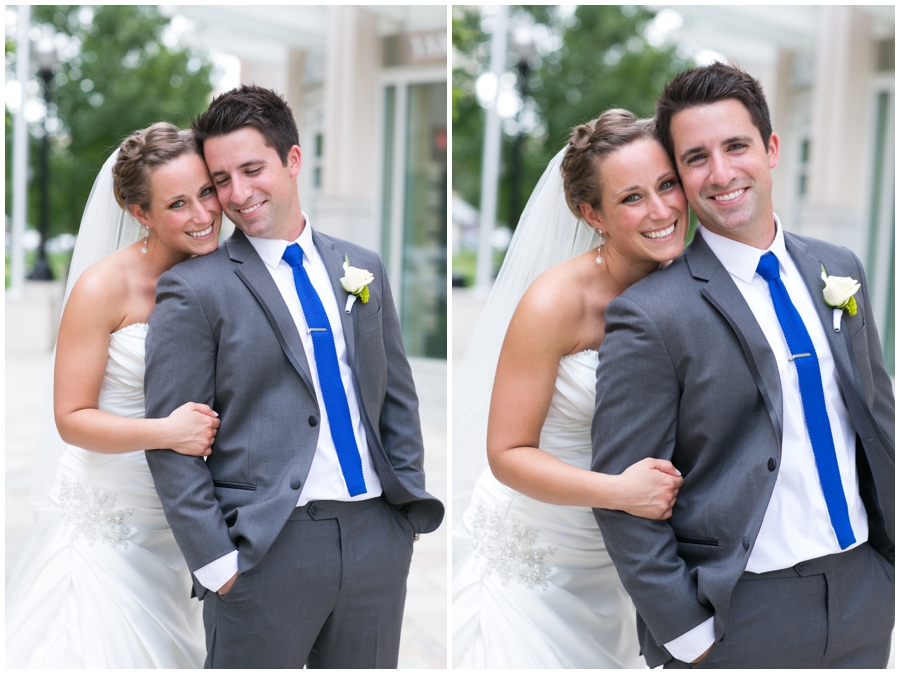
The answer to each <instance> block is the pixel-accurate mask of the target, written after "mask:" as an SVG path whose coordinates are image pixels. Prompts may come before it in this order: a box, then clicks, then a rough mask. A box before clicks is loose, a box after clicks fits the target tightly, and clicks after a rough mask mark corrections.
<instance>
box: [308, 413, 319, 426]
mask: <svg viewBox="0 0 900 674" xmlns="http://www.w3.org/2000/svg"><path fill="white" fill-rule="evenodd" d="M318 423H319V417H317V416H316V415H315V414H310V415H309V425H310V426H315V425H316V424H318Z"/></svg>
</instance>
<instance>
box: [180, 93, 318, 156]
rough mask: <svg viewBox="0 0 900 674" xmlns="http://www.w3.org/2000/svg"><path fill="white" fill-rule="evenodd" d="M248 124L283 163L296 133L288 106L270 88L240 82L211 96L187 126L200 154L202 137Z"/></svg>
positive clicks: (229, 131) (212, 136)
mask: <svg viewBox="0 0 900 674" xmlns="http://www.w3.org/2000/svg"><path fill="white" fill-rule="evenodd" d="M245 126H251V127H253V128H254V129H256V130H257V131H259V132H260V134H262V137H263V138H264V139H265V143H266V145H267V146H269V147H271V148H272V149H273V150H275V152H277V153H278V156H279V157H280V158H281V163H282V164H283V165H287V156H288V152H290V150H291V147H293V146H294V145H298V146H299V145H300V135H299V133H298V132H297V123H296V122H295V121H294V113H293V112H291V107H290V106H289V105H288V104H287V101H286V100H284V98H282V97H281V96H279V95H278V94H277V93H275V92H274V91H272V90H271V89H266V88H264V87H259V86H256V85H255V84H244V85H241V86H240V87H238V88H237V89H232V90H231V91H226V92H225V93H224V94H221V95H220V96H217V97H216V98H214V99H213V101H212V103H210V104H209V107H208V108H207V109H206V112H204V113H203V114H201V115H200V116H198V117H195V118H194V119H193V120H191V129H193V131H194V138H195V139H196V142H197V147H198V148H199V149H200V154H201V155H202V154H203V141H204V140H206V139H207V138H215V137H216V136H224V135H226V134H229V133H232V132H233V131H237V130H238V129H242V128H243V127H245Z"/></svg>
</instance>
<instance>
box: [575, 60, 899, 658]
mask: <svg viewBox="0 0 900 674" xmlns="http://www.w3.org/2000/svg"><path fill="white" fill-rule="evenodd" d="M657 124H658V128H659V131H660V136H661V138H662V139H663V143H664V145H665V146H666V149H667V150H668V152H669V154H670V156H671V157H672V160H673V163H674V164H675V166H676V168H677V170H678V172H679V174H680V177H681V181H682V185H683V187H684V190H685V193H686V195H687V198H688V200H689V201H690V204H691V206H692V208H693V209H694V212H695V213H696V214H697V217H698V218H699V220H700V227H699V230H698V233H697V235H696V236H695V237H694V240H693V242H692V243H691V245H690V246H689V247H688V248H687V249H686V250H685V252H684V255H683V256H682V257H680V258H679V259H677V260H675V261H674V262H673V263H672V264H671V265H670V266H669V267H668V268H666V269H663V270H661V271H659V272H657V273H655V274H652V275H651V276H650V277H648V278H647V279H645V280H644V281H642V282H640V283H637V284H635V285H634V286H632V287H631V288H630V289H629V290H628V291H626V292H625V293H624V294H623V295H622V296H621V297H620V298H619V299H617V300H615V301H614V302H613V303H611V304H610V305H609V308H608V310H607V313H606V321H607V322H606V337H605V339H604V342H603V345H602V347H601V349H600V365H599V368H598V382H597V407H596V414H595V417H594V428H593V447H594V461H593V469H594V470H597V471H601V472H604V473H610V472H611V473H618V472H621V471H622V470H624V469H625V468H626V467H627V466H628V465H630V464H631V463H633V462H634V461H636V460H638V459H640V458H643V457H644V456H645V455H646V454H647V453H648V452H649V453H651V454H652V455H653V456H656V457H659V458H666V459H671V460H672V461H673V463H674V464H675V465H676V466H677V467H678V468H679V469H680V470H681V473H682V475H683V476H684V485H683V486H682V488H681V490H680V491H679V493H678V501H677V503H676V505H675V509H674V513H673V515H672V518H671V519H670V520H667V521H659V522H653V521H650V520H642V519H638V518H635V517H631V516H629V515H627V514H625V513H623V512H614V511H603V510H595V514H596V517H597V521H598V522H599V524H600V528H601V529H602V531H603V535H604V538H605V540H606V542H607V545H608V549H609V551H610V555H611V556H612V557H613V560H614V562H615V564H616V567H617V569H618V571H619V575H620V576H621V578H622V580H623V582H624V584H625V587H626V589H627V590H628V592H629V593H630V594H631V597H632V599H633V600H634V603H635V606H636V607H637V612H638V631H639V637H640V641H641V646H642V649H643V652H644V655H645V657H646V659H647V664H648V665H650V666H651V667H655V666H658V665H660V664H665V666H666V667H674V668H678V667H682V668H683V667H688V666H689V665H688V664H687V663H696V662H702V665H701V666H704V667H884V666H885V665H886V664H887V660H888V653H889V650H890V636H891V630H892V628H893V623H894V569H893V560H894V396H893V388H892V385H891V381H890V378H889V376H888V374H887V372H886V370H885V366H884V361H883V359H882V351H881V345H880V343H879V340H878V334H877V332H876V329H875V319H874V316H873V314H872V308H871V304H870V297H869V290H868V288H867V287H866V283H865V278H864V273H863V268H862V265H861V264H860V262H859V260H858V259H857V258H856V256H854V255H853V254H852V253H851V252H850V251H848V250H846V249H845V248H840V247H837V246H834V245H831V244H828V243H824V242H822V241H817V240H815V239H811V238H808V237H801V236H796V235H794V234H790V233H789V232H787V231H785V229H784V228H783V224H785V223H783V222H782V221H780V220H779V219H778V217H777V216H775V214H774V211H773V204H772V178H771V174H770V171H771V169H773V168H775V166H776V164H777V163H778V156H779V139H778V136H777V135H776V134H774V133H772V129H771V123H770V121H769V113H768V107H767V105H766V101H765V97H764V96H763V93H762V90H761V88H760V86H759V83H758V82H757V81H756V80H754V79H753V78H751V77H750V76H749V75H747V74H746V73H744V72H742V71H740V70H737V69H735V68H732V67H729V66H726V65H723V64H714V65H711V66H707V67H702V68H695V69H691V70H688V71H686V72H683V73H681V74H680V75H679V76H678V77H676V78H675V79H674V81H673V82H672V83H671V84H669V85H668V86H667V87H666V90H665V91H664V92H663V94H662V97H661V98H660V100H659V102H658V103H657ZM823 269H824V270H827V274H828V275H830V276H833V277H852V278H853V279H858V280H859V283H860V284H861V288H860V289H859V290H858V292H856V294H855V296H854V299H855V306H854V307H852V308H850V307H848V309H835V308H833V307H832V306H829V304H828V303H827V302H826V300H825V299H824V298H823V287H824V282H823V279H822V274H823ZM844 299H846V297H841V298H838V300H837V303H839V304H843V300H844ZM609 420H615V421H614V422H611V421H609Z"/></svg>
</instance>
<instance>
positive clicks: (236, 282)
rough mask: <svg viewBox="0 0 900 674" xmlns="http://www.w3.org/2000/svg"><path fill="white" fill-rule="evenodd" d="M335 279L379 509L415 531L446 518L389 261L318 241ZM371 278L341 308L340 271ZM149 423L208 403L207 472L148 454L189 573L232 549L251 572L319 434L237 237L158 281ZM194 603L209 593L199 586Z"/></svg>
mask: <svg viewBox="0 0 900 674" xmlns="http://www.w3.org/2000/svg"><path fill="white" fill-rule="evenodd" d="M313 240H314V241H315V244H316V247H317V249H318V251H319V253H320V255H321V256H322V259H323V261H324V262H325V266H326V267H327V268H328V270H329V275H330V276H331V280H332V285H333V286H334V293H335V296H336V298H337V302H338V306H339V307H340V309H341V319H342V324H343V330H344V337H345V340H346V343H347V352H348V357H349V360H350V364H351V367H352V369H353V375H354V377H353V384H354V388H355V390H356V395H357V399H358V400H359V403H360V408H361V412H363V414H362V418H363V424H364V426H365V429H366V436H367V438H368V442H369V451H370V452H371V454H372V459H373V462H374V466H375V470H376V472H377V473H378V477H379V479H380V480H381V483H382V486H383V489H384V497H385V499H386V500H387V501H388V502H390V503H392V504H394V505H395V506H397V507H398V508H400V509H401V510H402V512H403V513H404V514H405V516H406V517H407V519H408V520H409V522H410V523H411V524H412V527H413V529H414V530H415V531H417V532H429V531H433V530H434V529H436V528H437V527H438V525H439V524H440V523H441V520H442V518H443V513H444V507H443V505H442V504H441V503H440V501H438V500H437V499H435V498H434V497H433V496H431V495H430V494H428V493H427V492H426V491H425V475H424V472H423V467H422V466H423V444H422V433H421V427H420V424H419V415H418V399H417V397H416V392H415V388H414V385H413V379H412V373H411V371H410V367H409V363H408V361H407V359H406V353H405V351H404V348H403V341H402V338H401V334H400V324H399V321H398V318H397V311H396V309H395V307H394V302H393V299H392V298H391V291H390V288H389V287H388V281H387V273H386V271H385V269H384V265H383V263H382V261H381V258H379V257H378V255H377V254H375V253H373V252H372V251H369V250H366V249H364V248H360V247H359V246H356V245H354V244H352V243H349V242H346V241H341V240H338V239H332V238H330V237H327V236H324V235H322V234H318V233H317V232H313ZM345 255H348V256H349V258H350V260H351V262H352V263H353V265H354V266H356V267H360V268H364V269H369V270H371V271H372V272H373V273H374V275H375V280H374V281H373V282H372V283H371V284H370V285H369V292H370V298H369V301H368V303H366V304H363V303H362V302H359V301H357V302H356V303H355V304H354V305H353V309H352V311H351V313H350V314H349V315H347V314H346V313H344V311H343V308H344V305H345V302H346V299H347V293H346V292H345V291H344V290H343V288H341V284H340V280H339V279H340V277H341V276H343V267H342V263H343V260H344V256H345ZM144 389H145V393H146V407H147V417H148V418H160V417H165V416H167V415H168V414H169V413H170V412H171V411H172V410H174V409H175V408H177V407H178V406H179V405H182V404H184V403H185V402H189V401H193V402H200V403H206V404H208V405H210V406H211V407H212V408H213V409H214V410H216V411H217V412H218V413H219V418H220V420H221V426H220V427H219V431H218V434H217V436H216V442H215V445H214V446H213V451H212V455H211V456H210V457H209V458H208V459H207V460H206V461H204V460H203V459H200V458H194V457H188V456H183V455H181V454H177V453H175V452H173V451H171V450H154V451H149V452H147V462H148V464H149V465H150V470H151V472H152V473H153V478H154V481H155V483H156V488H157V491H158V492H159V496H160V499H161V500H162V503H163V507H164V509H165V512H166V517H167V518H168V520H169V523H170V524H171V526H172V531H173V532H174V534H175V538H176V540H177V542H178V545H179V546H180V548H181V551H182V553H183V554H184V556H185V559H186V560H187V564H188V567H189V568H190V569H191V570H192V571H193V570H195V569H198V568H201V567H203V566H205V565H206V564H208V563H210V562H212V561H213V560H215V559H218V558H219V557H222V556H223V555H225V554H227V553H228V552H230V551H232V550H235V549H238V550H239V551H240V555H239V572H241V573H243V572H244V571H246V570H247V569H249V568H251V567H253V566H254V565H255V564H257V563H258V562H259V561H260V559H262V557H263V555H265V554H266V551H267V550H268V549H269V547H270V546H271V544H272V542H273V541H274V540H275V537H276V536H277V535H278V533H279V532H280V531H281V529H282V526H283V525H284V523H285V522H286V521H287V518H288V516H289V515H290V514H291V512H292V510H293V509H294V507H295V505H296V503H297V497H298V495H299V493H300V489H301V488H302V486H303V484H304V482H305V481H306V477H307V473H308V472H309V467H310V464H311V463H312V459H313V454H314V453H315V449H316V442H317V439H318V435H319V428H320V426H319V424H318V420H319V417H320V414H321V412H320V410H319V403H318V401H317V400H316V397H315V390H314V388H313V384H312V380H311V378H310V369H309V364H308V363H307V361H306V355H305V352H304V350H303V345H302V343H301V340H300V335H299V334H298V332H297V328H296V325H295V323H294V321H293V319H292V318H291V315H290V313H289V311H288V308H287V306H286V305H285V303H284V300H283V299H282V297H281V294H280V293H279V291H278V288H277V286H276V285H275V282H274V281H273V280H272V277H271V275H270V274H269V272H268V270H267V269H266V267H265V263H263V261H262V260H261V259H260V257H259V255H258V254H257V253H256V251H255V250H254V248H253V246H251V245H250V242H249V241H248V240H247V238H246V237H245V236H244V234H243V233H242V232H241V231H240V230H236V231H235V233H234V235H233V236H231V238H229V239H228V240H227V241H225V243H224V244H223V245H222V246H220V247H219V249H218V250H216V251H215V252H213V253H212V254H210V255H207V256H204V257H197V258H193V259H191V260H188V261H187V262H184V263H182V264H180V265H177V266H176V267H174V268H173V269H171V270H170V271H168V272H166V273H165V274H163V275H162V276H161V277H160V279H159V282H158V284H157V294H156V308H155V309H154V311H153V314H152V315H151V317H150V331H149V334H148V337H147V369H146V376H145V380H144ZM194 587H195V590H196V592H197V595H198V596H200V597H202V596H203V595H204V594H205V593H206V589H205V588H204V587H203V586H202V585H201V584H200V583H199V582H197V581H196V579H195V581H194Z"/></svg>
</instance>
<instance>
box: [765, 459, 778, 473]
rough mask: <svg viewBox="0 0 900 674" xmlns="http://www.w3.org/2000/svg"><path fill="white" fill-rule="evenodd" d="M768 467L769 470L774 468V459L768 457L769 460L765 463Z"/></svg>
mask: <svg viewBox="0 0 900 674" xmlns="http://www.w3.org/2000/svg"><path fill="white" fill-rule="evenodd" d="M766 465H767V466H768V467H769V470H770V471H771V470H775V465H776V464H775V459H769V462H768V463H767V464H766Z"/></svg>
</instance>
